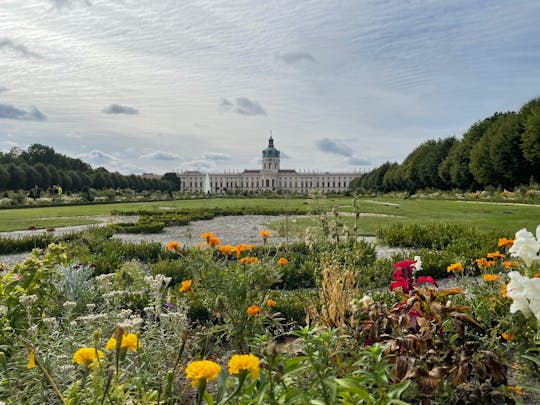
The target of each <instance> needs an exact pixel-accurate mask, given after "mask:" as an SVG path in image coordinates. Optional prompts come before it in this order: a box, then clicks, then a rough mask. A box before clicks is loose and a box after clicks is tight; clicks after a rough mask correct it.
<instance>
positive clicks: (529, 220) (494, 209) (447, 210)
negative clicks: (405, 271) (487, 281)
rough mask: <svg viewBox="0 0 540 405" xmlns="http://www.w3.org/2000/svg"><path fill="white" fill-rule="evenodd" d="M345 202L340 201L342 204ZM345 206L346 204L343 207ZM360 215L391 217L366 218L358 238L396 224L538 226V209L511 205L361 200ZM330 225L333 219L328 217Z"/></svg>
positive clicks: (279, 225)
mask: <svg viewBox="0 0 540 405" xmlns="http://www.w3.org/2000/svg"><path fill="white" fill-rule="evenodd" d="M345 202H346V200H343V203H345ZM348 202H349V207H342V208H340V212H350V211H351V207H350V200H349V201H348ZM343 205H345V204H343ZM359 207H360V212H363V213H364V212H365V213H373V214H385V215H391V216H389V217H365V216H362V217H360V218H359V221H358V233H359V234H360V235H373V234H374V233H375V230H376V229H377V228H378V227H384V226H385V225H390V224H392V223H395V222H402V223H406V224H409V223H415V224H419V225H422V224H429V223H435V222H444V223H449V224H460V225H469V226H475V227H477V228H479V229H481V230H486V231H488V230H494V231H497V232H500V233H501V235H503V234H504V235H507V236H512V235H513V234H514V233H515V232H516V231H518V230H519V229H521V228H527V229H528V230H529V231H531V232H533V233H534V231H535V229H536V227H537V226H538V224H540V206H537V205H512V204H511V203H500V204H499V203H497V204H492V203H483V202H464V201H446V200H404V199H389V198H377V199H367V198H366V199H360V200H359ZM328 219H329V222H332V221H333V217H332V216H331V215H329V217H328ZM339 221H340V222H342V223H344V224H346V225H347V226H348V227H349V228H350V229H351V230H352V227H353V226H354V218H353V217H351V216H340V217H339ZM319 225H320V220H319V218H298V219H296V223H295V222H293V221H289V230H290V231H291V232H292V233H294V232H302V230H303V229H305V228H306V227H307V226H319ZM270 227H271V228H273V229H283V228H284V225H283V220H280V221H274V222H273V223H271V224H270Z"/></svg>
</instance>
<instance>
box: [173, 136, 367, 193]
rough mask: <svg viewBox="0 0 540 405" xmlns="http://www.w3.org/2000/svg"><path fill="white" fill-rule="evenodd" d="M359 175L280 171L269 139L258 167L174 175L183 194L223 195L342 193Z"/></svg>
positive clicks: (277, 157)
mask: <svg viewBox="0 0 540 405" xmlns="http://www.w3.org/2000/svg"><path fill="white" fill-rule="evenodd" d="M359 175H360V174H359V173H351V172H320V173H315V172H297V171H296V170H283V169H280V159H279V150H277V149H276V148H275V147H274V140H273V139H272V136H270V139H268V147H267V148H266V149H264V150H263V151H262V168H261V169H260V170H244V171H242V172H234V173H208V174H206V173H201V172H199V171H186V172H183V173H178V177H179V178H180V182H181V186H180V191H183V192H185V193H211V194H225V193H226V192H252V193H256V192H261V191H284V192H289V193H304V194H305V193H309V192H314V191H317V192H322V193H327V192H336V193H339V192H345V191H347V190H348V187H349V183H350V181H351V180H352V179H354V178H355V177H358V176H359Z"/></svg>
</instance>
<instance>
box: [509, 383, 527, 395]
mask: <svg viewBox="0 0 540 405" xmlns="http://www.w3.org/2000/svg"><path fill="white" fill-rule="evenodd" d="M506 388H508V389H509V390H510V391H514V393H516V394H518V395H523V388H522V387H520V386H519V385H507V386H506Z"/></svg>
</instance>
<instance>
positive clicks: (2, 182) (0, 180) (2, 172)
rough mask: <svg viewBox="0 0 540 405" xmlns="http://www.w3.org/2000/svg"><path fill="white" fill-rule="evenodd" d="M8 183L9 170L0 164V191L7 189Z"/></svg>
mask: <svg viewBox="0 0 540 405" xmlns="http://www.w3.org/2000/svg"><path fill="white" fill-rule="evenodd" d="M8 185H9V172H8V171H7V169H6V168H5V167H4V166H2V165H0V191H5V190H8Z"/></svg>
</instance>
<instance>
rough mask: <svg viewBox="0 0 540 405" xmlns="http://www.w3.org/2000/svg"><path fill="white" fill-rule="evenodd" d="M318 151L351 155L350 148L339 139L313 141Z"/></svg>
mask: <svg viewBox="0 0 540 405" xmlns="http://www.w3.org/2000/svg"><path fill="white" fill-rule="evenodd" d="M315 145H317V148H319V150H320V151H322V152H326V153H333V154H334V155H339V156H345V157H350V156H352V155H353V153H352V151H351V148H350V147H348V146H347V145H345V144H344V143H342V142H340V141H333V140H332V139H330V138H323V139H319V140H318V141H316V142H315Z"/></svg>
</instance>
